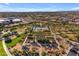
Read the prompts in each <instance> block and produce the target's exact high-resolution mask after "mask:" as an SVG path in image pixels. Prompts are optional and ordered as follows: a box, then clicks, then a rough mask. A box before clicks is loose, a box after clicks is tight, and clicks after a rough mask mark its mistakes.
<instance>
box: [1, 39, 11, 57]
mask: <svg viewBox="0 0 79 59" xmlns="http://www.w3.org/2000/svg"><path fill="white" fill-rule="evenodd" d="M2 44H3V48H4V50H5V52H6V54H7V55H8V56H12V55H11V53H10V52H9V50H8V48H7V47H6V44H5V40H2Z"/></svg>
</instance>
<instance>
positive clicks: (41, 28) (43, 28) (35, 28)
mask: <svg viewBox="0 0 79 59" xmlns="http://www.w3.org/2000/svg"><path fill="white" fill-rule="evenodd" d="M32 30H33V31H43V30H48V27H32Z"/></svg>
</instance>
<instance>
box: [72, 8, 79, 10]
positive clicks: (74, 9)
mask: <svg viewBox="0 0 79 59" xmlns="http://www.w3.org/2000/svg"><path fill="white" fill-rule="evenodd" d="M71 10H79V7H74V8H71Z"/></svg>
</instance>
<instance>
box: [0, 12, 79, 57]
mask: <svg viewBox="0 0 79 59" xmlns="http://www.w3.org/2000/svg"><path fill="white" fill-rule="evenodd" d="M8 13H9V12H6V13H5V14H4V16H1V17H0V55H1V56H79V14H77V13H79V12H75V11H70V12H66V11H65V12H26V13H25V12H24V13H23V12H20V13H16V12H15V13H9V14H8ZM0 14H1V15H2V14H3V13H0ZM7 15H8V16H7Z"/></svg>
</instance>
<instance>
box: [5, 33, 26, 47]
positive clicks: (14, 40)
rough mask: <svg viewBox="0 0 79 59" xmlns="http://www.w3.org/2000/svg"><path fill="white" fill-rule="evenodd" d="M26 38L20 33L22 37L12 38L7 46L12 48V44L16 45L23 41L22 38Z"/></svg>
mask: <svg viewBox="0 0 79 59" xmlns="http://www.w3.org/2000/svg"><path fill="white" fill-rule="evenodd" d="M23 38H25V35H24V34H20V37H16V38H14V39H13V40H12V42H10V43H6V45H7V47H8V48H10V47H12V46H15V45H16V44H17V43H20V42H22V39H23Z"/></svg>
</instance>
